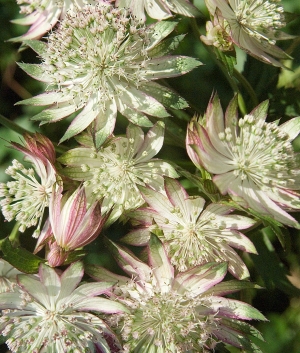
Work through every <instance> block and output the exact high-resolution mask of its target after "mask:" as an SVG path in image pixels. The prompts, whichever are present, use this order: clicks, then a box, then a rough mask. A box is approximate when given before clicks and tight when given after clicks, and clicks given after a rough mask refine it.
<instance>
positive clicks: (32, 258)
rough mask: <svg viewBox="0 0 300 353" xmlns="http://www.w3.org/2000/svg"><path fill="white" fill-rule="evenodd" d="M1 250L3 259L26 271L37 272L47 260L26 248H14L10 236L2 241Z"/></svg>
mask: <svg viewBox="0 0 300 353" xmlns="http://www.w3.org/2000/svg"><path fill="white" fill-rule="evenodd" d="M1 250H2V252H3V259H4V260H6V261H7V262H9V263H10V264H11V265H12V266H14V267H15V268H17V269H18V270H19V271H22V272H24V273H37V272H38V269H39V266H40V264H41V263H42V262H45V260H44V259H42V258H40V257H38V256H36V255H33V254H32V253H31V252H29V251H28V250H26V249H24V248H21V247H17V248H14V247H13V246H12V244H11V242H10V241H9V239H8V238H6V239H4V240H3V242H1Z"/></svg>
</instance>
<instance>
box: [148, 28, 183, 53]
mask: <svg viewBox="0 0 300 353" xmlns="http://www.w3.org/2000/svg"><path fill="white" fill-rule="evenodd" d="M184 37H185V34H181V35H179V36H175V37H173V38H167V39H165V40H164V41H162V42H160V43H159V44H157V45H156V46H155V47H154V48H153V49H151V50H149V51H148V56H149V57H150V58H155V57H156V56H163V55H165V54H168V53H170V52H172V51H173V50H175V49H176V48H177V47H178V46H179V44H180V42H181V41H182V40H183V38H184Z"/></svg>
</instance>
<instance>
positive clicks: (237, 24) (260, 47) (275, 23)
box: [204, 0, 293, 67]
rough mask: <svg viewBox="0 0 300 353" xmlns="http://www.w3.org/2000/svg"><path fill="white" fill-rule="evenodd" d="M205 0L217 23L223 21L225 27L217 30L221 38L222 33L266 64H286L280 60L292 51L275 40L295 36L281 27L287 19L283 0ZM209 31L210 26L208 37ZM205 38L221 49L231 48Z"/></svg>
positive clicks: (207, 42)
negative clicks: (279, 45) (281, 3)
mask: <svg viewBox="0 0 300 353" xmlns="http://www.w3.org/2000/svg"><path fill="white" fill-rule="evenodd" d="M205 1H206V5H207V7H208V10H209V11H210V13H211V16H212V18H213V23H214V25H218V26H219V25H221V24H222V26H223V31H221V30H219V31H218V32H219V38H220V35H222V33H223V34H224V38H223V40H225V41H226V40H228V41H229V44H232V43H234V44H235V45H236V46H238V47H240V48H241V49H243V50H244V51H246V52H247V53H248V54H250V55H252V56H254V57H255V58H256V59H258V60H261V61H263V62H265V63H267V64H271V65H274V66H279V67H284V65H283V64H282V63H281V62H280V61H279V60H280V59H287V58H289V55H287V54H286V53H285V52H284V51H283V50H282V49H280V48H279V47H278V46H276V41H277V40H285V39H291V38H293V36H291V35H288V34H286V33H284V32H282V31H281V28H283V27H284V26H285V25H286V21H285V15H284V9H283V7H282V6H281V5H280V4H279V3H280V0H205ZM215 18H216V19H215ZM209 29H210V28H209ZM210 34H211V29H210V33H208V37H210ZM204 41H205V37H204ZM205 42H206V44H213V45H216V44H217V45H216V46H217V47H219V48H220V49H221V50H228V49H226V46H223V47H220V46H219V44H218V41H214V42H211V43H209V41H205ZM229 48H231V46H230V47H229Z"/></svg>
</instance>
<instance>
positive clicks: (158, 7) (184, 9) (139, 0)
mask: <svg viewBox="0 0 300 353" xmlns="http://www.w3.org/2000/svg"><path fill="white" fill-rule="evenodd" d="M116 6H117V7H124V8H127V9H130V12H131V13H132V15H133V17H135V18H136V19H138V20H140V21H143V22H144V21H145V20H146V16H145V11H146V12H147V14H148V15H149V16H150V17H152V18H155V19H157V20H163V19H166V18H168V17H171V16H172V12H175V13H179V14H181V15H184V16H188V17H194V16H197V15H199V10H198V9H197V8H196V7H195V6H194V5H192V4H191V3H190V2H189V0H150V1H149V0H116Z"/></svg>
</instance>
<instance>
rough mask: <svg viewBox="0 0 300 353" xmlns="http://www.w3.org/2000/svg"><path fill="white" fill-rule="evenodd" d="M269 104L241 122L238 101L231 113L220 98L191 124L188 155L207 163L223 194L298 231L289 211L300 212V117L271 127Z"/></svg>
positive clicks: (194, 160) (205, 164)
mask: <svg viewBox="0 0 300 353" xmlns="http://www.w3.org/2000/svg"><path fill="white" fill-rule="evenodd" d="M267 110H268V102H267V101H265V102H263V103H261V104H260V105H259V106H257V107H256V108H255V109H253V110H252V112H251V113H250V114H247V115H245V116H244V117H243V118H241V119H238V112H237V99H236V98H234V99H233V100H232V101H231V102H230V104H229V106H228V108H227V110H226V113H225V116H224V114H223V110H222V107H221V104H220V101H219V99H218V97H217V96H214V97H213V98H212V99H211V101H210V103H209V105H208V108H207V111H206V114H205V116H204V117H203V118H200V119H199V120H198V121H196V120H195V119H194V120H193V121H192V122H191V123H190V125H189V127H188V132H187V150H188V153H189V155H190V157H191V159H192V161H193V162H194V163H195V165H196V166H198V165H199V163H200V164H201V166H202V167H204V168H205V169H206V170H207V171H208V172H209V173H212V174H214V177H213V181H214V183H215V184H216V185H217V187H218V188H219V189H220V191H221V193H222V194H224V195H225V194H229V195H230V196H231V197H232V198H233V199H236V201H237V202H241V200H243V205H245V206H246V207H249V208H251V209H253V210H256V211H257V212H259V213H261V214H263V215H269V216H271V217H273V218H274V219H275V220H277V221H279V222H281V223H283V224H286V225H288V226H292V227H299V224H298V222H297V221H296V220H295V219H294V218H293V217H292V216H291V215H289V214H288V213H287V212H286V210H291V211H292V210H298V209H300V202H299V196H300V195H299V193H298V192H297V191H298V190H300V168H299V158H298V157H297V155H296V154H295V153H294V150H293V146H292V143H291V142H292V141H293V139H294V138H295V137H297V135H298V134H299V132H300V117H297V118H294V119H291V120H290V121H288V122H286V123H284V124H282V125H278V122H273V123H267V122H266V121H265V120H266V117H267Z"/></svg>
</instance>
